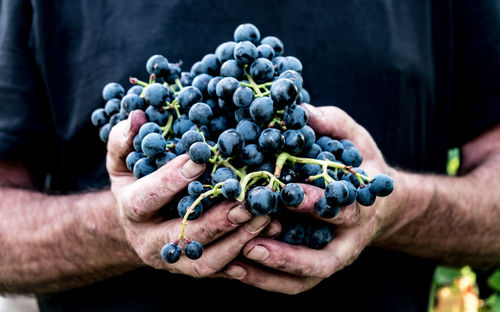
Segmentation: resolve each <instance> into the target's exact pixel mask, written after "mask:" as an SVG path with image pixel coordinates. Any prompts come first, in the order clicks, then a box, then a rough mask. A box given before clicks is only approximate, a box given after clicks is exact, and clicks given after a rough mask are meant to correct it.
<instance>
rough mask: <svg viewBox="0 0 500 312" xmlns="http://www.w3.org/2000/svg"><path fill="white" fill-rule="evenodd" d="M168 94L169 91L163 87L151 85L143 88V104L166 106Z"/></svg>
mask: <svg viewBox="0 0 500 312" xmlns="http://www.w3.org/2000/svg"><path fill="white" fill-rule="evenodd" d="M168 94H169V91H168V90H167V89H166V88H165V87H164V86H162V85H161V84H159V83H153V84H150V85H149V86H147V87H146V88H144V102H146V104H148V105H151V106H154V107H160V106H163V105H165V104H166V103H165V102H166V100H167V97H168ZM122 105H123V104H122Z"/></svg>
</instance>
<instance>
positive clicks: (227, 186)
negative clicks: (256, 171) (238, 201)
mask: <svg viewBox="0 0 500 312" xmlns="http://www.w3.org/2000/svg"><path fill="white" fill-rule="evenodd" d="M221 191H222V195H223V196H224V197H225V198H227V199H235V198H236V197H238V196H239V195H240V193H241V184H240V182H239V181H238V180H236V179H227V180H226V181H224V183H223V184H222V187H221Z"/></svg>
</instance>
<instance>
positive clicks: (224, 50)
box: [215, 41, 236, 64]
mask: <svg viewBox="0 0 500 312" xmlns="http://www.w3.org/2000/svg"><path fill="white" fill-rule="evenodd" d="M235 46H236V42H234V41H228V42H224V43H222V44H220V45H219V46H218V47H217V49H215V55H216V56H217V59H218V60H219V62H220V63H221V64H224V62H225V61H228V60H232V59H233V57H234V56H233V54H234V47H235Z"/></svg>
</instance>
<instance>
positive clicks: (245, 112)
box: [234, 108, 252, 122]
mask: <svg viewBox="0 0 500 312" xmlns="http://www.w3.org/2000/svg"><path fill="white" fill-rule="evenodd" d="M249 118H252V116H251V115H250V108H238V109H236V110H235V111H234V121H236V122H240V121H242V120H243V119H249Z"/></svg>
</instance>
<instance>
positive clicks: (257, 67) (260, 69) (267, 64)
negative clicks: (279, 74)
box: [250, 58, 274, 83]
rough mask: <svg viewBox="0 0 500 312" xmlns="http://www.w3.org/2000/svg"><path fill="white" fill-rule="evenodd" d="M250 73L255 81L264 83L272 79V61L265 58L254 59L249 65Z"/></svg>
mask: <svg viewBox="0 0 500 312" xmlns="http://www.w3.org/2000/svg"><path fill="white" fill-rule="evenodd" d="M250 75H251V76H252V78H253V80H255V82H256V83H264V82H267V81H270V80H272V79H273V77H274V66H273V63H271V61H270V60H268V59H266V58H258V59H256V60H255V61H254V62H253V63H252V65H251V66H250Z"/></svg>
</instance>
